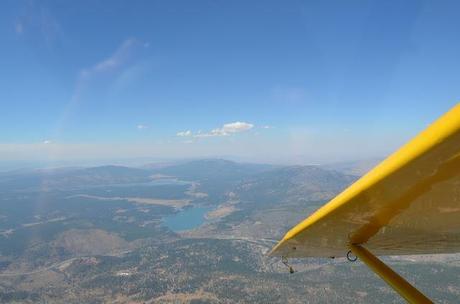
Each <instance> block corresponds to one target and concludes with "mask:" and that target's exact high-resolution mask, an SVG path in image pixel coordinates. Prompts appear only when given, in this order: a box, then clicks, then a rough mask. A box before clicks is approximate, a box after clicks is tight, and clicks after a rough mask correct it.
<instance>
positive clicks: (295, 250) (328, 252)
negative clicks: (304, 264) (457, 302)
mask: <svg viewBox="0 0 460 304" xmlns="http://www.w3.org/2000/svg"><path fill="white" fill-rule="evenodd" d="M350 244H365V246H366V248H368V249H369V250H370V251H372V252H373V253H374V254H376V255H403V254H425V253H451V252H460V103H459V104H457V105H456V106H455V107H453V108H452V109H451V110H450V111H449V112H447V113H446V114H444V115H443V116H442V117H441V118H439V119H438V120H437V121H435V122H434V123H433V124H431V125H430V126H429V127H428V128H427V129H426V130H425V131H423V132H421V133H420V134H419V135H417V136H416V137H415V138H414V139H412V140H411V141H409V142H408V143H407V144H406V145H404V146H403V147H402V148H400V149H399V150H398V151H397V152H395V153H394V154H392V155H391V156H390V157H388V158H387V159H386V160H384V161H383V162H382V163H380V164H379V165H378V166H376V167H375V168H374V169H372V170H371V171H370V172H369V173H367V174H366V175H365V176H363V177H362V178H360V179H359V180H358V181H356V182H355V183H354V184H353V185H351V186H350V187H348V188H347V189H346V190H345V191H343V192H342V193H340V194H339V195H338V196H336V197H335V198H334V199H332V200H331V201H330V202H329V203H327V204H325V205H324V206H323V207H321V208H320V209H318V210H317V211H316V212H315V213H313V214H312V215H311V216H309V217H308V218H306V219H305V220H304V221H302V222H301V223H299V224H298V225H296V226H295V227H294V228H292V229H291V230H290V231H289V232H288V233H287V234H286V235H285V237H284V238H283V239H282V240H281V241H280V242H279V243H278V245H276V246H275V248H273V250H272V252H271V254H272V255H279V256H281V255H283V256H287V257H328V256H336V257H339V256H345V255H346V253H347V251H348V250H349V247H350Z"/></svg>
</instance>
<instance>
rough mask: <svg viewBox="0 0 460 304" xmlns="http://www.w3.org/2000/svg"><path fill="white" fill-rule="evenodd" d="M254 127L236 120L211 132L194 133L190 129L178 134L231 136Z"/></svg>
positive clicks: (186, 135) (198, 136) (181, 135)
mask: <svg viewBox="0 0 460 304" xmlns="http://www.w3.org/2000/svg"><path fill="white" fill-rule="evenodd" d="M253 127H254V125H253V124H251V123H247V122H242V121H236V122H231V123H226V124H224V125H223V126H222V127H220V128H216V129H212V130H211V131H209V132H202V131H198V132H196V133H193V132H192V131H190V130H187V131H181V132H178V133H177V134H176V135H177V136H180V137H194V138H203V137H218V136H230V135H233V134H236V133H241V132H246V131H249V130H251V129H252V128H253Z"/></svg>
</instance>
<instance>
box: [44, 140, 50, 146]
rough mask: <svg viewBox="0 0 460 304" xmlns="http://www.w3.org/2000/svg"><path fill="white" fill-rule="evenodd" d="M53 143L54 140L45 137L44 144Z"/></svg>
mask: <svg viewBox="0 0 460 304" xmlns="http://www.w3.org/2000/svg"><path fill="white" fill-rule="evenodd" d="M51 143H52V141H51V140H49V139H45V140H44V141H43V144H45V145H48V144H51Z"/></svg>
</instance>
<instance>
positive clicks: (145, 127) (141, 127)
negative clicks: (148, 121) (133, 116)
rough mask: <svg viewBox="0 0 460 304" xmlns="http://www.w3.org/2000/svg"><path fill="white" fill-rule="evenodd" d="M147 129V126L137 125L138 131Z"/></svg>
mask: <svg viewBox="0 0 460 304" xmlns="http://www.w3.org/2000/svg"><path fill="white" fill-rule="evenodd" d="M148 128H149V126H147V125H143V124H139V125H137V129H138V130H145V129H148Z"/></svg>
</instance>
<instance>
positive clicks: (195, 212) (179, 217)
mask: <svg viewBox="0 0 460 304" xmlns="http://www.w3.org/2000/svg"><path fill="white" fill-rule="evenodd" d="M211 209H212V208H209V207H192V208H187V209H184V210H182V211H179V212H178V213H176V214H174V215H171V216H167V217H165V218H164V224H165V226H167V227H168V228H169V229H171V230H172V231H176V232H177V231H183V230H190V229H193V228H196V227H198V226H200V225H201V224H203V223H204V221H205V218H204V216H205V214H206V213H207V212H209V211H210V210H211Z"/></svg>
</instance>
